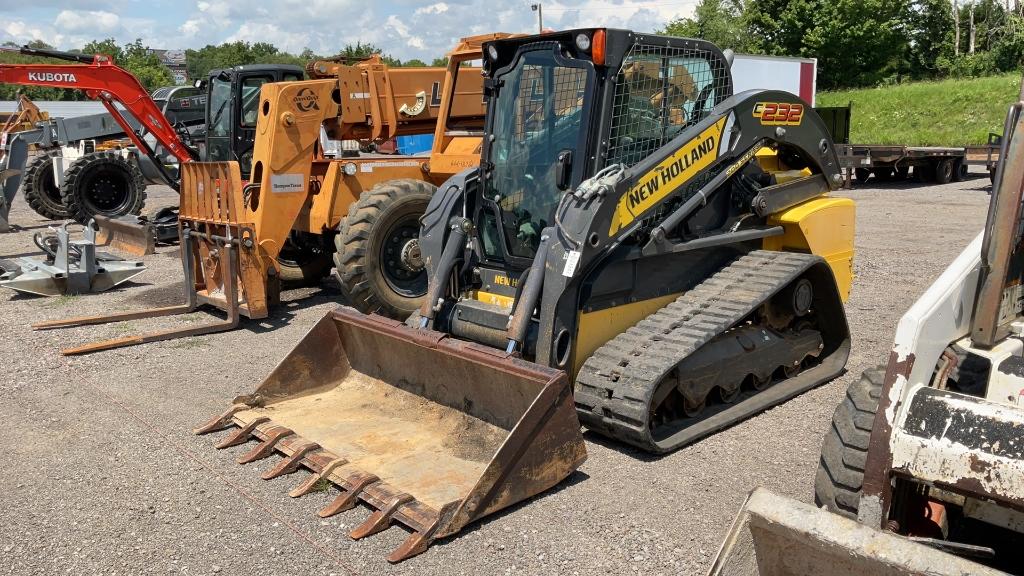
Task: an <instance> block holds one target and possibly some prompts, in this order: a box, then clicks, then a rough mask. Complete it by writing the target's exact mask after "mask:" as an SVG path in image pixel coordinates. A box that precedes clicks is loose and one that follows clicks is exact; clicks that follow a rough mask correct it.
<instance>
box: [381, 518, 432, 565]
mask: <svg viewBox="0 0 1024 576" xmlns="http://www.w3.org/2000/svg"><path fill="white" fill-rule="evenodd" d="M437 527H438V523H437V522H435V523H434V524H433V525H432V526H431V527H430V529H429V530H426V531H424V532H418V531H417V532H413V533H412V534H409V537H408V538H406V539H405V541H403V542H402V544H401V545H400V546H399V547H398V548H395V550H394V551H393V552H392V553H391V554H388V562H391V563H392V564H397V563H399V562H401V561H403V560H408V559H409V558H412V557H413V556H417V555H419V554H423V553H424V552H426V551H427V548H429V547H430V544H431V542H433V541H434V531H435V530H437Z"/></svg>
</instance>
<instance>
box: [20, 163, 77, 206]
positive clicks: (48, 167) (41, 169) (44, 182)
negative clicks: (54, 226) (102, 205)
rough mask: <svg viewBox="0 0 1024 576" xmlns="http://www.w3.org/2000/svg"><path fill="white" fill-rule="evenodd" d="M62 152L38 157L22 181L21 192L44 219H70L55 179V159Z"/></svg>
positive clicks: (26, 168)
mask: <svg viewBox="0 0 1024 576" xmlns="http://www.w3.org/2000/svg"><path fill="white" fill-rule="evenodd" d="M60 155H61V154H60V152H47V153H45V154H42V155H40V156H36V157H35V158H33V159H32V161H31V162H29V163H28V166H26V167H25V174H24V176H22V179H21V191H22V193H23V194H25V201H26V202H28V205H29V206H30V207H31V208H32V209H33V210H35V211H36V213H37V214H39V215H40V216H42V217H43V218H49V219H50V220H64V219H65V218H67V217H68V209H67V207H65V206H64V201H63V200H62V199H61V196H60V188H58V187H57V180H56V179H55V178H54V177H53V159H54V158H55V157H57V156H60Z"/></svg>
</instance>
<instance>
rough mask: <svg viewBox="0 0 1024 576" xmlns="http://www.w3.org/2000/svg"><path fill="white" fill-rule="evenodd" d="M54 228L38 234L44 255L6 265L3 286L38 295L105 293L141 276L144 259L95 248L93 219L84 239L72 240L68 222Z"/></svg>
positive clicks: (144, 268)
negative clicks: (122, 256) (121, 256)
mask: <svg viewBox="0 0 1024 576" xmlns="http://www.w3.org/2000/svg"><path fill="white" fill-rule="evenodd" d="M69 224H71V222H65V223H64V224H62V225H61V226H60V227H59V228H51V229H50V230H51V232H52V234H47V235H42V234H39V233H38V232H37V233H36V234H35V237H34V239H35V243H36V245H37V246H38V247H39V248H40V249H41V250H42V251H43V252H44V253H45V257H44V258H19V259H17V260H16V261H14V262H13V266H10V269H7V267H4V270H3V273H2V274H0V286H3V287H5V288H10V289H11V290H16V291H18V292H24V293H26V294H36V295H39V296H57V295H60V294H68V295H70V294H87V293H89V292H103V291H105V290H109V289H110V288H113V287H114V286H117V285H118V284H121V283H123V282H126V281H128V280H130V279H132V278H134V277H135V276H138V275H139V274H141V273H142V272H143V271H145V270H146V267H145V266H144V265H143V264H142V262H138V261H129V260H123V259H121V258H118V257H116V256H113V255H111V254H107V253H105V252H97V251H96V230H95V228H94V225H95V224H94V223H92V222H90V223H89V224H87V225H86V226H85V227H83V229H82V239H81V240H71V234H70V233H69V232H68V225H69Z"/></svg>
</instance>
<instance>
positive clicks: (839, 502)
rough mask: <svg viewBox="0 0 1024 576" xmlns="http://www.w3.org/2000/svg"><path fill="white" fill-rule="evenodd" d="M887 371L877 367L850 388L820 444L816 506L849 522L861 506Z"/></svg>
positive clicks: (864, 374)
mask: <svg viewBox="0 0 1024 576" xmlns="http://www.w3.org/2000/svg"><path fill="white" fill-rule="evenodd" d="M885 368H886V367H885V366H877V367H875V368H871V369H868V370H865V371H864V373H863V374H861V377H860V380H857V381H855V382H853V383H852V384H850V386H849V388H847V389H846V398H843V401H842V402H841V403H840V404H839V406H837V407H836V411H835V413H834V414H833V415H832V427H831V428H830V429H829V431H828V433H826V434H825V439H824V441H823V442H822V444H821V459H820V460H819V461H818V473H817V475H815V477H814V502H815V503H816V504H817V505H818V506H824V507H826V508H827V509H828V510H829V511H831V512H835V513H836V514H839V515H841V516H846V517H848V518H856V517H857V508H858V506H859V505H860V493H861V490H862V488H863V484H864V463H865V461H866V459H867V454H868V442H869V440H870V439H871V428H872V427H873V426H874V422H875V412H877V411H878V399H879V397H880V396H881V394H882V380H883V379H884V377H885Z"/></svg>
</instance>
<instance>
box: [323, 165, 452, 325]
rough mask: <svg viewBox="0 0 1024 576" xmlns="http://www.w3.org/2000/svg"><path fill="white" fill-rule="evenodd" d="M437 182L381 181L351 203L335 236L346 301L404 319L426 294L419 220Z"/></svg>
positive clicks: (339, 272)
mask: <svg viewBox="0 0 1024 576" xmlns="http://www.w3.org/2000/svg"><path fill="white" fill-rule="evenodd" d="M435 190H437V187H436V186H434V185H433V184H430V183H429V182H424V181H422V180H412V179H402V180H392V181H389V182H382V183H380V184H377V185H376V186H374V187H373V188H371V189H370V190H369V191H367V192H363V193H362V194H361V195H360V196H359V200H358V201H356V202H353V203H352V205H351V206H350V207H349V210H348V216H346V217H345V218H344V219H343V220H342V221H341V225H340V230H339V232H338V236H337V237H336V238H335V240H334V244H335V247H336V249H337V250H336V251H335V253H334V265H335V268H336V270H335V272H334V274H335V276H336V277H337V278H338V284H339V285H340V286H341V292H342V294H344V295H345V298H346V299H347V300H348V304H349V305H351V306H353V307H355V308H357V309H359V310H360V311H361V312H365V313H369V312H377V313H379V314H384V315H386V316H389V317H391V318H395V319H399V320H405V319H406V318H408V317H409V315H410V314H412V313H413V312H415V311H416V310H417V309H418V308H419V306H420V302H421V300H422V299H423V296H424V295H425V294H426V293H427V273H426V270H424V269H423V268H422V266H416V265H415V263H414V264H413V265H412V266H411V267H410V264H409V262H410V261H415V260H416V259H418V258H419V254H418V252H419V246H418V241H417V238H418V236H419V228H420V223H419V219H420V217H421V216H422V215H423V213H424V212H425V211H426V210H427V204H429V203H430V197H431V196H433V194H434V191H435Z"/></svg>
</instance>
